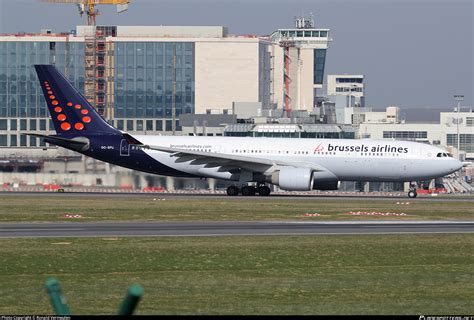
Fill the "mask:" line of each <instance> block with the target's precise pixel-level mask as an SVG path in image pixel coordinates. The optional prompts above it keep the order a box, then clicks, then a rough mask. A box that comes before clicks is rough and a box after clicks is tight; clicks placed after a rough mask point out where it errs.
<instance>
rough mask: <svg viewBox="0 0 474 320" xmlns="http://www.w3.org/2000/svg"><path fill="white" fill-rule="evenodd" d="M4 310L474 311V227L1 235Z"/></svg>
mask: <svg viewBox="0 0 474 320" xmlns="http://www.w3.org/2000/svg"><path fill="white" fill-rule="evenodd" d="M0 244H1V245H0V258H1V261H2V263H1V265H0V283H1V289H0V293H1V294H0V314H47V313H51V312H52V311H51V310H52V309H51V307H50V304H49V301H48V298H47V295H46V293H45V291H44V289H43V287H42V286H43V284H44V282H45V280H46V279H47V278H48V277H49V276H55V277H57V278H58V279H59V281H60V283H61V285H62V288H63V290H64V292H65V295H66V297H67V299H68V302H69V305H70V307H71V310H72V312H73V313H76V314H114V313H116V312H117V310H118V306H119V304H120V302H121V301H122V299H123V296H124V294H125V291H126V289H127V287H128V286H129V285H131V284H132V283H139V284H141V285H142V286H143V287H144V289H145V295H144V299H143V300H142V302H141V303H140V305H139V308H138V310H137V313H138V314H443V315H446V314H472V313H473V312H474V304H473V303H472V302H473V301H474V236H473V235H472V234H466V235H454V234H451V235H449V234H445V235H441V234H436V235H389V236H380V235H377V236H369V235H364V236H352V235H347V236H273V237H266V236H265V237H264V236H262V237H240V236H236V237H218V238H216V237H214V238H213V237H197V238H195V237H172V238H118V239H102V238H67V239H45V238H39V239H8V240H7V239H3V240H1V241H0Z"/></svg>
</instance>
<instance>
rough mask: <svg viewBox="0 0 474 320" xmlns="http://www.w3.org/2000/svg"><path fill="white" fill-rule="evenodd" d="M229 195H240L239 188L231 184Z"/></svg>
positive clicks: (228, 190)
mask: <svg viewBox="0 0 474 320" xmlns="http://www.w3.org/2000/svg"><path fill="white" fill-rule="evenodd" d="M227 195H228V196H237V195H239V188H237V187H236V186H230V187H228V188H227Z"/></svg>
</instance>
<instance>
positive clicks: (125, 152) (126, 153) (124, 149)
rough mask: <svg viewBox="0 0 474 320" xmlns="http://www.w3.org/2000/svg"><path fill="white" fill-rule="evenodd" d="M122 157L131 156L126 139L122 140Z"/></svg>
mask: <svg viewBox="0 0 474 320" xmlns="http://www.w3.org/2000/svg"><path fill="white" fill-rule="evenodd" d="M120 156H122V157H128V156H130V145H129V144H128V142H127V140H125V139H122V141H120Z"/></svg>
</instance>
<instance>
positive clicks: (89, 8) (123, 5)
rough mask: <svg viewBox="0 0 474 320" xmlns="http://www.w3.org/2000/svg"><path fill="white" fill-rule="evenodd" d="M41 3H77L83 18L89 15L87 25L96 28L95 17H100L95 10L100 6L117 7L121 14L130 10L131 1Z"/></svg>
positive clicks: (74, 0) (95, 0) (101, 0)
mask: <svg viewBox="0 0 474 320" xmlns="http://www.w3.org/2000/svg"><path fill="white" fill-rule="evenodd" d="M41 2H49V3H75V4H77V7H78V9H79V13H80V14H81V17H82V15H83V14H84V13H86V14H87V25H89V26H95V17H96V16H97V15H99V14H100V13H99V11H98V10H97V9H96V8H95V6H96V5H99V4H114V5H117V12H118V13H121V12H124V11H126V10H127V9H128V4H129V3H130V1H129V0H41Z"/></svg>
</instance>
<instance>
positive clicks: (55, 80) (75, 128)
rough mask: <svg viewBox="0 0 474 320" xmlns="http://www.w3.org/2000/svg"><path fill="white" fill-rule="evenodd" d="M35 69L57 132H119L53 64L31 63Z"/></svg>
mask: <svg viewBox="0 0 474 320" xmlns="http://www.w3.org/2000/svg"><path fill="white" fill-rule="evenodd" d="M35 69H36V73H37V74H38V79H39V81H40V85H41V88H42V89H43V94H44V97H45V99H46V103H47V104H48V110H49V113H50V114H51V118H52V120H53V124H54V128H55V130H56V133H57V134H58V135H60V136H66V137H75V136H85V135H88V134H121V133H120V131H118V130H117V129H115V128H114V127H112V126H111V125H109V124H108V123H107V122H106V121H105V120H104V119H103V118H102V117H101V116H100V115H99V114H98V113H97V112H96V111H95V109H94V108H93V107H92V106H91V105H90V104H89V102H87V100H86V98H84V96H83V95H82V94H81V93H80V92H79V91H77V90H76V89H75V88H74V87H73V86H72V85H71V83H70V82H69V81H68V80H67V79H66V78H65V77H64V76H63V75H62V74H61V73H60V72H59V71H58V70H57V69H56V67H55V66H52V65H35Z"/></svg>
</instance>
